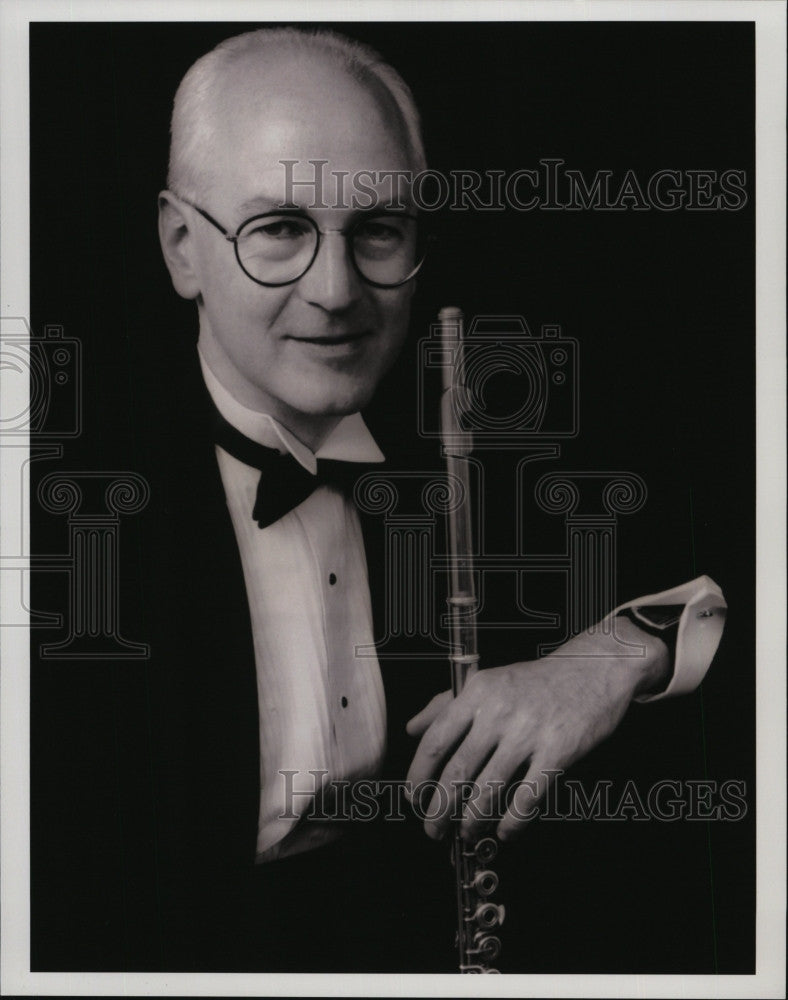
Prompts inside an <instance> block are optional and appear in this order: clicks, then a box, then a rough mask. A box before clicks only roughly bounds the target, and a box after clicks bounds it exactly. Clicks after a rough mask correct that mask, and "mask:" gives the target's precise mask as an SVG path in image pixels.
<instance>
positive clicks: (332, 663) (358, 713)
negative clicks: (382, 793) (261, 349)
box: [200, 356, 726, 862]
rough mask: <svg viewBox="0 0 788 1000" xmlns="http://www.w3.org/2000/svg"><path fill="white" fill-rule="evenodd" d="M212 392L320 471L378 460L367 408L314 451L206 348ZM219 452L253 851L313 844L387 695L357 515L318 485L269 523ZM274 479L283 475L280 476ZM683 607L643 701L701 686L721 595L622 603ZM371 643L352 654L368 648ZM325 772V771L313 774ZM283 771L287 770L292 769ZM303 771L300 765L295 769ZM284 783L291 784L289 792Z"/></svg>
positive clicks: (719, 619)
mask: <svg viewBox="0 0 788 1000" xmlns="http://www.w3.org/2000/svg"><path fill="white" fill-rule="evenodd" d="M200 361H201V364H202V370H203V376H204V378H205V383H206V386H207V388H208V391H209V392H210V394H211V397H212V398H213V401H214V403H215V405H216V407H217V409H218V410H219V412H220V413H221V414H222V416H223V417H224V418H225V420H227V421H228V422H229V423H230V424H232V425H233V426H234V427H235V428H236V429H237V430H239V431H240V432H241V433H242V434H245V435H246V436H247V437H248V438H251V439H252V440H253V441H256V442H258V444H262V445H264V446H266V447H268V448H275V449H277V450H278V451H279V452H281V453H285V452H290V454H292V455H293V457H294V458H295V459H296V460H297V461H298V462H299V463H300V464H301V465H302V466H303V467H304V468H305V469H307V471H309V472H311V473H313V474H314V473H315V472H316V470H317V459H318V458H331V459H339V460H344V461H351V462H352V461H358V462H382V461H383V460H384V457H383V455H382V453H381V451H380V449H379V448H378V447H377V445H376V444H375V442H374V440H373V438H372V435H371V434H370V432H369V430H368V429H367V427H366V424H365V423H364V421H363V418H362V417H361V415H360V414H358V413H356V414H353V415H351V416H348V417H344V418H343V419H342V420H341V421H340V422H339V423H338V424H337V426H336V427H335V428H334V430H333V431H332V432H331V434H330V435H329V436H328V438H327V439H326V440H325V442H324V443H323V444H322V445H321V446H320V448H319V449H318V451H317V452H315V453H313V452H312V451H310V449H309V448H307V447H306V446H305V445H304V444H302V443H301V442H300V441H299V440H298V439H297V438H296V437H294V436H293V435H292V434H291V433H290V432H289V431H288V430H287V429H286V428H285V427H283V426H282V425H281V424H280V423H278V422H277V421H276V420H275V419H273V417H270V416H269V415H267V414H264V413H260V412H257V411H255V410H250V409H248V408H247V407H245V406H242V405H241V404H240V403H238V402H237V401H236V400H235V399H234V398H233V397H232V396H231V395H230V393H229V392H228V391H227V390H226V389H225V388H224V386H222V385H221V383H220V382H219V381H218V379H217V378H216V376H215V375H214V374H213V372H212V371H211V370H210V368H209V367H208V365H207V364H206V363H205V361H204V360H203V358H202V356H201V357H200ZM216 456H217V461H218V464H219V470H220V473H221V477H222V483H223V485H224V490H225V494H226V497H227V506H228V508H229V511H230V516H231V518H232V523H233V527H234V529H235V535H236V538H237V541H238V549H239V552H240V556H241V563H242V566H243V573H244V579H245V582H246V592H247V596H248V599H249V609H250V615H251V622H252V632H253V639H254V652H255V662H256V670H257V699H258V709H259V729H260V812H259V820H258V834H257V860H258V861H259V862H263V861H271V860H274V859H275V858H278V857H283V856H286V855H288V854H296V853H299V852H301V851H305V850H310V849H311V848H313V847H316V846H317V845H318V844H321V843H325V842H327V841H328V840H331V839H333V838H334V837H335V836H338V835H339V834H338V829H337V827H338V824H333V826H332V825H330V824H328V823H319V822H314V821H311V822H309V823H299V819H300V818H301V817H302V816H303V815H304V813H305V812H306V810H307V808H308V807H309V805H310V802H311V796H312V793H313V792H314V790H315V787H316V784H317V785H318V786H319V785H320V784H321V783H326V784H327V783H328V782H331V781H342V780H351V781H352V780H354V779H357V778H362V777H367V778H369V777H374V776H375V775H376V773H378V771H379V769H380V765H381V763H382V760H383V755H384V753H385V744H386V706H385V697H384V691H383V683H382V679H381V674H380V667H379V664H378V661H377V659H376V658H375V657H374V655H373V656H370V654H369V649H370V647H372V646H373V644H374V636H373V627H372V608H371V601H370V593H369V581H368V577H367V566H366V555H365V551H364V542H363V538H362V534H361V525H360V522H359V518H358V513H357V511H356V509H355V507H354V505H353V503H352V501H351V500H350V499H349V498H347V497H346V496H345V495H344V494H343V493H341V492H340V491H338V490H336V489H334V488H333V487H331V486H327V485H321V486H319V487H318V488H317V489H316V490H315V492H314V493H312V495H311V496H310V497H308V498H307V499H306V500H305V501H304V502H303V503H302V504H300V505H299V506H298V507H296V508H295V509H294V510H292V511H291V512H290V513H289V514H286V515H285V516H284V517H283V518H281V519H280V520H279V521H276V522H275V523H274V524H271V525H269V526H268V527H267V528H264V529H262V530H261V529H260V528H259V527H258V526H257V523H256V521H254V520H253V519H252V516H251V512H252V509H253V507H254V503H255V498H256V494H257V488H258V482H259V480H260V472H259V471H258V470H257V469H253V468H251V467H250V466H248V465H245V464H244V463H243V462H240V461H239V460H238V459H236V458H234V457H233V456H231V455H229V454H228V453H227V452H226V451H224V450H223V449H222V448H221V447H219V446H218V445H217V447H216ZM271 489H276V483H271ZM655 605H684V610H683V612H682V614H681V618H680V622H679V628H678V636H677V643H676V657H675V662H674V668H673V675H672V678H671V681H670V683H669V684H668V685H667V687H666V688H665V689H664V690H663V691H661V692H659V693H658V694H653V695H644V696H642V697H640V698H638V699H637V700H638V701H651V700H655V699H657V698H662V697H665V696H668V695H674V694H680V693H685V692H688V691H691V690H693V689H694V688H695V687H696V686H697V685H698V684H699V683H700V681H701V680H702V679H703V676H704V675H705V673H706V670H707V669H708V667H709V665H710V663H711V660H712V657H713V655H714V652H715V650H716V648H717V644H718V643H719V639H720V635H721V633H722V627H723V621H724V611H725V607H726V605H725V600H724V598H723V596H722V592H721V591H720V589H719V587H717V585H716V584H715V583H714V581H713V580H710V579H709V578H708V577H705V576H702V577H699V578H698V579H696V580H693V581H691V582H689V583H686V584H683V585H682V586H681V587H676V588H673V589H672V590H667V591H663V592H662V593H660V594H652V595H648V596H647V597H642V598H639V599H638V600H636V601H630V602H628V603H627V604H623V605H621V606H620V607H619V608H617V609H616V611H614V612H612V613H611V615H615V614H616V613H617V612H618V611H620V610H622V609H623V608H626V607H632V608H633V609H634V611H635V614H636V616H637V615H642V617H643V618H644V619H645V620H646V621H648V615H647V610H646V609H647V608H648V607H653V606H655ZM362 646H363V647H366V648H365V650H364V655H363V656H360V655H357V653H356V650H357V649H358V648H359V647H362ZM315 771H318V772H326V773H325V776H321V777H320V779H318V778H316V776H315V775H314V774H313V773H312V772H315ZM283 772H289V774H290V777H288V778H285V776H284V774H283ZM293 772H295V773H293ZM288 788H289V789H290V790H291V791H292V793H293V794H291V795H289V794H287V791H288Z"/></svg>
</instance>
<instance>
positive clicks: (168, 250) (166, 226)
mask: <svg viewBox="0 0 788 1000" xmlns="http://www.w3.org/2000/svg"><path fill="white" fill-rule="evenodd" d="M159 241H160V242H161V251H162V253H163V254H164V263H165V264H166V265H167V270H168V271H169V272H170V277H171V278H172V283H173V286H174V287H175V291H176V292H177V293H178V294H179V295H181V296H183V298H184V299H196V298H197V296H198V295H199V294H200V283H199V280H198V278H197V274H196V272H195V269H194V259H193V258H194V242H193V238H192V233H191V229H190V224H189V221H188V219H187V217H186V215H185V214H184V212H183V209H182V207H181V205H180V203H179V202H178V199H177V198H176V197H175V196H174V195H173V194H172V192H171V191H162V192H161V193H160V194H159Z"/></svg>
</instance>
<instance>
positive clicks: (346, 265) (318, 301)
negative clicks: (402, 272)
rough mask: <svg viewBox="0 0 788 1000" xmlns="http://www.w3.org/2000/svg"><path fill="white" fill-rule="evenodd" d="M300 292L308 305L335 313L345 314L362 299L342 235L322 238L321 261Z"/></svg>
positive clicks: (334, 233) (328, 234)
mask: <svg viewBox="0 0 788 1000" xmlns="http://www.w3.org/2000/svg"><path fill="white" fill-rule="evenodd" d="M299 288H300V292H301V295H302V296H303V297H304V298H305V299H306V300H307V302H309V303H311V304H312V305H314V306H317V307H318V308H320V309H324V310H325V311H326V312H331V313H336V312H343V311H345V310H347V309H348V308H350V306H352V305H354V303H356V302H357V301H358V300H359V299H360V298H361V295H362V293H363V288H362V282H361V279H360V277H359V275H358V273H357V272H356V269H355V267H354V266H353V261H352V259H351V257H350V248H349V247H348V244H347V240H346V239H345V237H344V235H343V234H342V233H341V232H338V231H337V230H333V229H332V230H329V231H328V232H324V233H322V234H321V236H320V247H319V249H318V253H317V257H316V258H315V260H314V263H313V264H312V266H311V267H310V268H309V270H308V271H307V272H306V274H305V275H304V276H303V278H302V279H301V281H300V282H299Z"/></svg>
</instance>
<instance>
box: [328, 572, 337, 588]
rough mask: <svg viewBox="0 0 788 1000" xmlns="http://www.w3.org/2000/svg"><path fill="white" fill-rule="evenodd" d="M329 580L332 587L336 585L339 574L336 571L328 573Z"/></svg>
mask: <svg viewBox="0 0 788 1000" xmlns="http://www.w3.org/2000/svg"><path fill="white" fill-rule="evenodd" d="M328 582H329V583H330V584H331V586H332V587H333V586H334V584H335V583H336V582H337V575H336V573H329V574H328Z"/></svg>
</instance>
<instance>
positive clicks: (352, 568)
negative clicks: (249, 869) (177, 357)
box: [202, 361, 386, 861]
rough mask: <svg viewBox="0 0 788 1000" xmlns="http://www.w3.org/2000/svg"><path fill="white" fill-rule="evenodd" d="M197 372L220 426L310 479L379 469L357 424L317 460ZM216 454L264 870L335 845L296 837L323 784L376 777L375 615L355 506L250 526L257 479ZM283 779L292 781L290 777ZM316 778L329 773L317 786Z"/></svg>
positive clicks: (378, 456)
mask: <svg viewBox="0 0 788 1000" xmlns="http://www.w3.org/2000/svg"><path fill="white" fill-rule="evenodd" d="M202 367H203V375H204V378H205V382H206V385H207V387H208V390H209V392H210V394H211V396H212V398H213V401H214V403H215V404H216V407H217V409H218V410H219V412H220V413H221V414H222V416H223V417H224V418H225V420H227V421H228V422H229V423H231V424H232V425H233V426H234V427H236V428H237V429H238V430H239V431H241V433H242V434H245V435H246V436H247V437H248V438H251V439H252V440H253V441H257V442H258V444H262V445H265V446H266V447H268V448H275V449H277V450H278V451H280V452H282V453H284V452H290V453H291V454H292V455H293V456H294V457H295V458H296V459H297V460H298V461H299V462H300V463H301V465H303V466H304V468H306V469H307V470H308V471H310V472H312V473H314V472H315V471H316V469H317V459H318V458H332V459H340V460H344V461H359V462H382V461H383V455H382V453H381V451H380V449H379V448H378V447H377V445H376V444H375V442H374V440H373V438H372V435H371V434H370V433H369V430H368V429H367V427H366V425H365V424H364V421H363V419H362V417H361V415H360V414H354V415H352V416H349V417H345V418H344V419H342V420H341V421H340V422H339V423H338V424H337V426H336V427H335V428H334V430H333V431H332V433H331V434H330V435H329V437H328V438H327V439H326V441H325V442H324V443H323V445H322V446H321V447H320V448H319V449H318V451H317V452H316V453H315V454H313V453H312V452H311V451H310V450H309V449H308V448H307V447H306V446H305V445H303V444H302V443H301V442H300V441H299V440H298V439H297V438H295V437H294V436H293V435H292V434H291V433H290V432H289V431H287V430H286V429H285V428H284V427H282V425H281V424H279V423H278V422H277V421H276V420H274V419H273V418H272V417H270V416H268V415H266V414H263V413H258V412H256V411H254V410H249V409H247V408H246V407H244V406H241V405H240V404H239V403H237V402H236V401H235V400H234V399H233V397H232V396H231V395H230V394H229V393H228V392H227V390H226V389H225V388H224V387H223V386H222V385H221V383H219V381H218V380H217V379H216V377H215V376H214V375H213V373H212V372H211V370H210V369H209V368H208V366H207V364H205V362H204V361H203V362H202ZM216 453H217V460H218V463H219V470H220V472H221V476H222V483H223V484H224V490H225V494H226V496H227V506H228V508H229V511H230V517H231V518H232V523H233V527H234V529H235V535H236V538H237V540H238V549H239V552H240V555H241V563H242V566H243V572H244V579H245V582H246V592H247V596H248V598H249V609H250V614H251V622H252V632H253V639H254V652H255V661H256V666H257V698H258V708H259V718H260V812H259V820H258V836H257V855H258V861H268V860H273V859H274V858H277V857H281V856H284V855H286V854H295V853H298V852H300V851H304V850H309V849H311V848H312V847H315V846H317V845H318V844H320V843H324V842H326V841H327V840H330V839H332V838H333V837H334V836H336V835H337V825H336V824H334V826H333V828H332V827H331V826H329V825H328V824H325V823H322V824H321V823H318V822H309V823H306V824H301V825H300V826H298V828H297V829H296V826H297V824H298V817H300V816H302V815H303V814H304V812H305V811H306V809H307V807H308V806H309V804H310V794H311V793H312V792H313V791H314V789H315V785H316V784H317V785H318V786H319V785H320V784H321V782H329V781H340V780H343V779H347V780H353V779H355V778H360V777H371V776H374V775H375V774H376V773H377V772H378V771H379V769H380V765H381V762H382V759H383V754H384V752H385V742H386V706H385V698H384V693H383V682H382V679H381V676H380V667H379V665H378V661H377V659H376V658H375V657H374V656H370V655H369V647H371V646H372V645H373V643H374V636H373V634H372V633H373V630H372V607H371V602H370V594H369V582H368V578H367V565H366V557H365V553H364V541H363V538H362V534H361V525H360V522H359V518H358V513H357V511H356V509H355V507H354V506H353V503H352V501H351V500H349V499H348V498H347V497H345V496H344V494H343V493H341V492H340V491H339V490H336V489H334V488H333V487H331V486H326V485H323V486H319V487H318V488H317V489H316V490H315V492H314V493H313V494H312V495H311V496H310V497H308V498H307V499H306V500H305V501H304V502H303V503H302V504H299V506H298V507H296V508H295V509H294V510H292V511H291V512H290V513H289V514H286V515H285V516H284V517H283V518H281V519H280V520H279V521H276V522H275V523H274V524H271V525H270V526H269V527H267V528H264V529H263V530H260V528H259V527H258V526H257V523H256V522H255V521H254V520H253V519H252V516H251V511H252V508H253V507H254V502H255V497H256V494H257V485H258V482H259V480H260V473H259V471H258V470H257V469H253V468H251V467H250V466H248V465H245V464H244V463H243V462H240V461H239V460H238V459H236V458H234V457H233V456H232V455H229V454H227V452H226V451H224V450H223V449H222V448H220V447H218V446H217V448H216ZM271 489H276V483H271ZM359 646H365V647H367V648H366V649H365V655H363V656H356V655H355V650H356V648H357V647H359ZM283 771H286V772H296V773H295V774H291V776H290V777H289V778H285V776H283V774H282V772H283ZM312 771H325V772H327V774H326V775H325V777H324V778H322V779H320V778H316V777H315V775H313V774H312V773H310V772H312ZM286 782H290V786H289V787H290V789H292V792H293V794H292V795H289V794H287V791H288V786H287V785H286Z"/></svg>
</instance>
